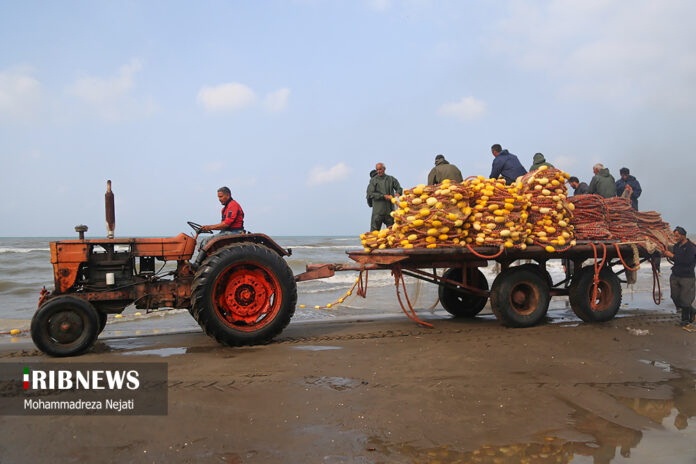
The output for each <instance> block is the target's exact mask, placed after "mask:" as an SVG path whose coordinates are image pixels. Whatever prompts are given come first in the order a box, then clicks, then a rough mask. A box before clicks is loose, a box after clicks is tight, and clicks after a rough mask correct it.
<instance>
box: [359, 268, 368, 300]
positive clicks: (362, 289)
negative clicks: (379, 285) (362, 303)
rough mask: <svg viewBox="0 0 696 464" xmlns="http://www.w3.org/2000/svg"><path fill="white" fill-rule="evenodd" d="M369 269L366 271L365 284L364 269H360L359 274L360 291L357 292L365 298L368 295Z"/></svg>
mask: <svg viewBox="0 0 696 464" xmlns="http://www.w3.org/2000/svg"><path fill="white" fill-rule="evenodd" d="M368 272H369V271H365V283H364V284H363V279H362V276H363V271H360V275H359V276H358V291H357V292H356V293H357V294H358V296H361V297H363V298H366V297H367V273H368Z"/></svg>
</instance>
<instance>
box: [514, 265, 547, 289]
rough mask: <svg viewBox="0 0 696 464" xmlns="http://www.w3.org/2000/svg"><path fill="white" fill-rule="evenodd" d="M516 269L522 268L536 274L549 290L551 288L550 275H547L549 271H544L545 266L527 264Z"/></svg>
mask: <svg viewBox="0 0 696 464" xmlns="http://www.w3.org/2000/svg"><path fill="white" fill-rule="evenodd" d="M517 267H522V268H525V269H529V270H531V271H534V272H536V273H538V274H539V275H540V276H542V277H543V278H544V280H546V282H547V283H548V284H549V288H551V287H553V279H551V274H549V271H547V270H546V266H542V265H541V264H535V263H527V264H521V265H519V266H517Z"/></svg>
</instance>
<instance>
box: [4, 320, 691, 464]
mask: <svg viewBox="0 0 696 464" xmlns="http://www.w3.org/2000/svg"><path fill="white" fill-rule="evenodd" d="M623 315H624V317H621V318H617V319H614V320H612V321H610V322H608V323H604V324H597V325H595V324H583V323H580V322H578V321H577V320H574V321H568V322H560V323H559V322H555V323H547V324H543V325H540V326H537V327H533V328H528V329H509V328H505V327H503V326H501V325H500V324H499V323H498V322H497V321H495V320H494V319H493V318H492V317H483V318H477V319H474V320H454V319H448V318H444V317H441V316H438V315H435V316H431V317H429V318H428V317H424V318H425V319H427V320H430V321H431V322H433V323H434V324H435V328H434V329H428V328H422V327H419V326H417V325H415V324H414V323H412V322H411V321H409V320H408V319H406V318H405V317H379V318H369V317H366V318H362V319H354V320H350V321H332V322H326V321H324V322H312V323H301V324H292V325H291V326H290V327H288V329H287V330H286V331H285V332H283V334H281V335H280V336H279V337H278V339H277V340H276V341H275V342H274V343H271V344H268V345H264V346H255V347H244V348H225V347H222V346H220V345H218V344H217V343H216V342H215V341H214V340H212V339H210V338H208V337H207V336H205V335H204V334H202V333H200V332H197V331H194V332H190V333H179V334H166V335H149V336H140V337H129V338H119V337H112V338H107V339H105V340H103V341H99V342H98V343H97V345H96V346H95V349H94V350H93V351H92V352H90V353H87V354H85V355H83V356H79V357H75V358H69V359H63V360H52V359H50V358H47V357H45V356H43V355H39V354H38V353H37V352H36V351H35V349H34V348H33V345H31V343H30V340H26V339H22V340H20V341H19V342H18V343H12V344H8V343H0V362H14V361H19V360H21V361H26V362H36V361H42V362H43V361H48V362H58V361H60V362H117V361H118V362H130V361H136V362H145V361H150V362H151V361H163V362H167V363H168V368H169V390H168V395H169V412H168V415H167V416H159V417H157V416H138V417H114V416H106V417H105V416H100V417H86V416H78V417H64V416H63V417H61V416H44V417H18V416H12V417H10V416H0V431H1V432H0V461H2V462H3V463H4V462H43V461H46V460H47V459H50V460H51V461H53V462H85V461H100V462H234V463H247V462H249V463H310V462H316V463H354V462H440V463H454V462H491V463H493V462H495V463H505V462H532V463H537V462H569V461H570V460H571V459H572V460H573V462H623V461H622V459H624V457H626V456H630V457H631V461H630V462H658V461H661V462H669V463H693V462H696V391H695V390H694V379H695V376H694V373H695V372H696V359H695V357H694V353H695V352H696V351H694V349H695V348H696V333H689V332H686V331H684V330H681V329H680V328H678V327H677V326H676V324H677V321H678V317H677V316H676V315H673V314H664V313H660V314H656V313H654V312H648V311H646V312H643V311H640V310H631V311H625V312H623ZM612 458H613V460H612Z"/></svg>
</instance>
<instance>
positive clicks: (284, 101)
mask: <svg viewBox="0 0 696 464" xmlns="http://www.w3.org/2000/svg"><path fill="white" fill-rule="evenodd" d="M289 96H290V89H288V88H286V87H284V88H282V89H278V90H276V91H275V92H271V93H269V94H268V95H266V99H265V100H264V102H263V105H264V106H265V107H266V109H267V110H268V111H270V112H272V113H277V112H279V111H283V110H284V109H285V108H287V106H288V97H289Z"/></svg>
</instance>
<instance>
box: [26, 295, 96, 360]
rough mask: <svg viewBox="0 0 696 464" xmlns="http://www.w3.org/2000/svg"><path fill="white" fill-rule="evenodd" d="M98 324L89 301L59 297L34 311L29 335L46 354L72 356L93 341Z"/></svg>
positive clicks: (94, 310) (72, 297) (85, 348)
mask: <svg viewBox="0 0 696 464" xmlns="http://www.w3.org/2000/svg"><path fill="white" fill-rule="evenodd" d="M99 327H100V321H99V314H98V313H97V310H96V309H94V306H92V305H91V304H90V303H89V302H88V301H85V300H83V299H81V298H76V297H74V296H69V295H66V296H59V297H56V298H53V299H52V300H49V301H48V302H46V303H44V304H43V305H41V307H40V308H39V309H38V310H37V311H36V313H35V314H34V317H33V318H32V320H31V338H32V340H34V344H35V345H36V346H37V348H39V349H40V350H41V351H43V352H44V353H46V354H48V355H51V356H73V355H76V354H80V353H82V352H83V351H85V350H87V349H88V348H89V347H91V346H92V344H94V341H95V340H96V339H97V335H98V334H99Z"/></svg>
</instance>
